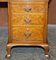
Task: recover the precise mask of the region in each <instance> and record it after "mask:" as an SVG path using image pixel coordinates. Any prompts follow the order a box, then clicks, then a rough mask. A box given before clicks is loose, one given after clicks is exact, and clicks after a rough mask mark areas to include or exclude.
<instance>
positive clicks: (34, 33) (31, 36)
mask: <svg viewBox="0 0 56 60" xmlns="http://www.w3.org/2000/svg"><path fill="white" fill-rule="evenodd" d="M43 29H44V27H43V26H13V27H12V29H11V33H12V40H13V41H42V42H43Z"/></svg>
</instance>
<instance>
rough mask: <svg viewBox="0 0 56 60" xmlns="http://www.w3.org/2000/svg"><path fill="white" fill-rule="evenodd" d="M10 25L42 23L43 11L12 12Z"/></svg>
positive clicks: (44, 18)
mask: <svg viewBox="0 0 56 60" xmlns="http://www.w3.org/2000/svg"><path fill="white" fill-rule="evenodd" d="M11 17H12V18H11V24H12V25H44V24H45V21H46V15H45V14H44V13H38V14H12V16H11Z"/></svg>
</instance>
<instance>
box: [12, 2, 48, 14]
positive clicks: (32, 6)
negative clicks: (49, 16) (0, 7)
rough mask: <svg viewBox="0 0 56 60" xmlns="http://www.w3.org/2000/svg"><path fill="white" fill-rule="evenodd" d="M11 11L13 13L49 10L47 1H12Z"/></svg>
mask: <svg viewBox="0 0 56 60" xmlns="http://www.w3.org/2000/svg"><path fill="white" fill-rule="evenodd" d="M11 11H12V12H13V13H39V12H40V13H43V12H47V3H46V2H37V3H28V2H26V3H25V2H24V3H22V2H21V3H20V2H18V3H11Z"/></svg>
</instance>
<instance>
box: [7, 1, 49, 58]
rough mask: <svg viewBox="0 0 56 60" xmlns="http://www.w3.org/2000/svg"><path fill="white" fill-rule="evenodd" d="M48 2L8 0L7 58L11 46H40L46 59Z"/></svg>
mask: <svg viewBox="0 0 56 60" xmlns="http://www.w3.org/2000/svg"><path fill="white" fill-rule="evenodd" d="M47 14H48V0H8V19H9V20H8V44H7V57H10V56H11V53H10V52H11V48H12V47H13V46H40V47H43V48H44V51H45V56H46V57H48V42H47Z"/></svg>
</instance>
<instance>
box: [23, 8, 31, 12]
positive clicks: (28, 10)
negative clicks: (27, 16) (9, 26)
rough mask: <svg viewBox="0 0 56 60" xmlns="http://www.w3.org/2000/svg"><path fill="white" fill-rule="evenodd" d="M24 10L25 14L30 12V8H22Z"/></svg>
mask: <svg viewBox="0 0 56 60" xmlns="http://www.w3.org/2000/svg"><path fill="white" fill-rule="evenodd" d="M24 10H25V11H26V12H30V11H31V10H32V8H31V7H26V8H24Z"/></svg>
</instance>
